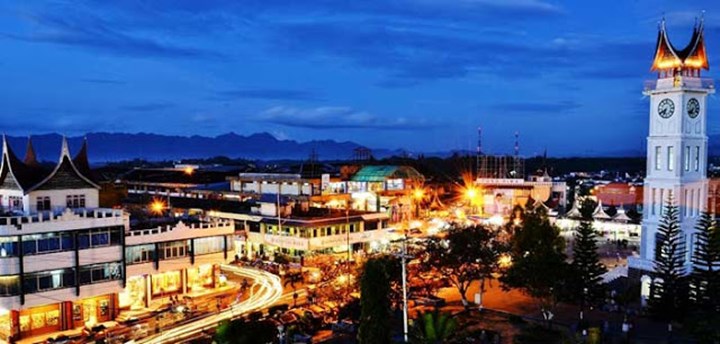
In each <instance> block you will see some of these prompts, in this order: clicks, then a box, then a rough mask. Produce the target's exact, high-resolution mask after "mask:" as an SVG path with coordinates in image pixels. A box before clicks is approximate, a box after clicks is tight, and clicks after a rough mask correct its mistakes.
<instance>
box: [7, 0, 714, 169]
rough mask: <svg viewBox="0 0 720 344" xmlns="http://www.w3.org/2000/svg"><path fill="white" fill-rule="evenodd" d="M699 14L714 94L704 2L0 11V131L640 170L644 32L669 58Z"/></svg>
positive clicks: (486, 1) (25, 7)
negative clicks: (261, 139)
mask: <svg viewBox="0 0 720 344" xmlns="http://www.w3.org/2000/svg"><path fill="white" fill-rule="evenodd" d="M403 5H405V6H403ZM408 5H409V6H408ZM609 8H611V9H612V15H613V20H612V21H609V20H607V19H606V18H607V15H608V14H609V13H608V9H609ZM702 10H706V11H707V12H705V14H704V17H705V23H706V25H705V26H706V29H705V31H706V35H707V37H708V39H707V42H708V52H709V56H710V59H711V61H710V65H711V70H710V72H709V73H706V74H705V77H710V78H715V77H716V75H717V74H716V72H715V71H714V69H713V68H712V67H713V66H715V65H716V64H717V63H718V62H720V59H718V58H720V44H715V43H713V42H715V41H717V40H716V39H714V38H715V37H719V36H720V35H718V33H720V24H717V23H720V20H718V19H720V4H718V3H716V2H711V1H696V2H694V4H693V5H686V4H678V3H676V2H672V1H649V0H640V1H634V2H626V1H620V0H617V1H614V2H611V3H610V4H608V3H607V2H605V3H603V4H587V3H576V2H571V1H545V0H505V1H500V0H483V1H477V2H472V3H468V2H435V1H422V2H410V1H409V0H407V1H406V0H402V1H400V2H399V3H381V2H372V1H371V2H366V3H362V4H354V5H348V4H337V3H332V2H326V1H316V2H303V3H295V2H288V1H283V0H275V1H262V2H248V3H243V4H242V5H238V4H236V3H235V2H232V1H213V2H203V3H197V2H194V1H188V2H177V1H173V2H152V3H143V2H136V1H129V2H122V3H102V2H93V1H85V2H64V1H59V2H58V1H45V2H34V3H24V2H19V1H15V2H10V3H7V4H3V5H0V17H2V18H3V19H5V20H3V21H2V22H1V23H0V45H2V47H3V51H5V52H6V55H5V56H4V57H3V58H2V59H1V60H0V71H2V72H3V74H4V75H5V76H6V82H5V83H3V84H4V85H5V86H4V88H3V92H0V99H1V100H2V102H3V104H5V106H4V108H3V111H2V112H0V118H2V119H3V120H4V121H5V123H6V125H5V128H4V131H5V132H6V133H8V134H11V135H13V136H25V135H28V134H37V133H42V132H62V133H65V134H67V135H69V136H77V135H81V134H82V133H86V132H91V131H101V132H110V133H112V132H118V131H117V128H118V127H122V128H123V131H122V132H126V133H139V132H150V133H155V134H160V135H172V136H193V135H199V136H208V137H214V136H218V135H222V134H224V133H227V132H231V131H232V132H235V133H237V134H238V135H243V136H248V135H252V134H253V133H258V132H267V133H270V134H271V135H273V136H274V137H276V138H278V139H280V140H285V139H288V140H294V141H298V142H308V141H312V140H326V139H327V140H334V141H338V142H342V141H350V142H356V143H358V144H360V145H363V146H367V147H370V148H375V149H378V148H380V149H389V150H394V149H405V150H408V151H412V152H447V151H458V150H460V151H474V150H475V149H476V146H477V132H476V131H477V128H478V127H482V129H483V137H482V141H483V142H482V144H483V151H485V152H488V153H490V154H504V153H509V152H511V151H512V147H513V143H514V133H515V132H516V131H518V132H519V133H520V146H521V151H522V152H523V155H526V156H534V155H539V154H542V152H543V151H544V150H547V151H548V152H549V154H551V155H555V156H588V155H591V156H595V155H598V156H600V155H607V154H610V155H612V154H613V152H619V151H637V152H639V154H641V152H643V151H644V150H645V148H644V144H645V137H646V136H647V109H648V107H649V103H648V99H647V98H645V97H643V96H642V94H641V91H642V87H643V81H644V80H647V79H653V78H655V75H654V74H651V73H650V72H649V69H650V65H651V62H652V54H653V52H654V42H655V40H656V36H657V24H656V23H657V21H658V20H660V18H663V17H664V18H666V20H667V25H668V29H669V33H670V39H671V40H672V42H673V43H674V44H675V45H677V46H684V45H685V44H686V42H687V40H688V38H689V36H690V34H691V32H692V27H693V25H694V23H695V21H696V20H697V19H696V18H697V17H698V16H700V15H701V13H702ZM58 66H61V67H62V68H58ZM708 108H709V111H710V113H715V111H717V109H718V107H717V98H716V97H715V98H710V101H709V102H708ZM709 119H710V120H709V125H708V133H709V134H711V135H712V134H719V133H720V125H719V124H720V122H718V121H717V120H715V119H714V118H713V117H711V116H710V117H709ZM608 143H610V144H608ZM596 147H600V148H596Z"/></svg>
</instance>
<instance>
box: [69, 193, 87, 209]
mask: <svg viewBox="0 0 720 344" xmlns="http://www.w3.org/2000/svg"><path fill="white" fill-rule="evenodd" d="M65 199H66V203H67V207H68V208H85V195H67V196H66V197H65Z"/></svg>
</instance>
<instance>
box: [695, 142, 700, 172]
mask: <svg viewBox="0 0 720 344" xmlns="http://www.w3.org/2000/svg"><path fill="white" fill-rule="evenodd" d="M695 171H700V146H695Z"/></svg>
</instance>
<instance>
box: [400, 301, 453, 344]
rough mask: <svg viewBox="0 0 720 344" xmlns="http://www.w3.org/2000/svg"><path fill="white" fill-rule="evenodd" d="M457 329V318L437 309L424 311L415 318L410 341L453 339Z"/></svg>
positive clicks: (424, 342) (428, 343) (433, 343)
mask: <svg viewBox="0 0 720 344" xmlns="http://www.w3.org/2000/svg"><path fill="white" fill-rule="evenodd" d="M456 329H457V319H455V318H453V317H452V316H451V315H450V314H448V313H440V312H439V311H438V310H437V309H436V310H434V311H432V312H424V313H423V314H421V315H420V316H419V317H418V318H417V319H415V323H414V324H413V327H412V329H411V331H410V335H411V337H410V342H411V343H414V344H439V343H448V342H451V341H452V340H453V338H454V337H455V334H456V331H455V330H456Z"/></svg>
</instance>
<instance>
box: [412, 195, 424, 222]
mask: <svg viewBox="0 0 720 344" xmlns="http://www.w3.org/2000/svg"><path fill="white" fill-rule="evenodd" d="M424 197H425V190H423V189H420V188H418V189H415V190H413V199H414V200H415V218H419V217H420V202H421V201H422V199H423V198H424Z"/></svg>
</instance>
